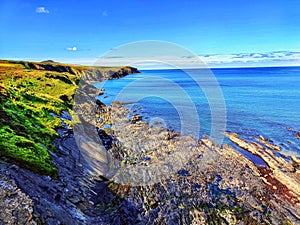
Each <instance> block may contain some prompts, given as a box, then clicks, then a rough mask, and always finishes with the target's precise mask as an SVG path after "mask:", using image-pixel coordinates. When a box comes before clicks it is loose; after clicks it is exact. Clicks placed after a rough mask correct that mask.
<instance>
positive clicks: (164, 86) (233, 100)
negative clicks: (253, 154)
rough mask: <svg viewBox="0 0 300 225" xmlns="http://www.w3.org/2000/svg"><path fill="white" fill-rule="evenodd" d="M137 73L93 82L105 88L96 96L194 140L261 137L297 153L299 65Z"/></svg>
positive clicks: (299, 152)
mask: <svg viewBox="0 0 300 225" xmlns="http://www.w3.org/2000/svg"><path fill="white" fill-rule="evenodd" d="M140 71H141V73H138V74H131V75H128V76H126V77H124V78H121V79H116V80H107V81H104V82H99V83H95V84H94V85H95V86H96V87H97V88H99V89H105V94H103V95H101V96H99V97H98V98H99V99H100V100H101V101H103V102H104V103H105V104H107V105H110V104H111V103H112V102H113V101H122V102H126V103H128V104H126V107H128V108H129V109H130V112H131V114H140V115H142V116H143V120H145V121H147V122H149V123H150V124H152V125H159V126H164V127H167V128H169V129H173V130H175V131H179V132H182V133H188V132H189V131H190V133H191V134H193V135H194V136H195V137H197V138H198V137H202V136H204V135H206V136H209V137H213V138H217V139H218V140H217V141H219V144H232V143H231V142H230V140H228V139H227V138H226V137H225V136H224V135H223V133H224V132H236V133H238V134H239V135H240V136H241V137H242V138H244V139H246V140H248V141H254V140H255V139H256V138H257V137H259V135H262V136H263V137H265V138H268V139H269V140H270V141H271V142H272V143H273V144H274V145H279V146H281V153H282V154H285V155H294V156H297V157H299V156H300V139H298V138H297V137H296V134H297V132H300V67H266V68H218V69H188V70H179V69H165V70H140ZM220 137H221V138H220ZM235 147H236V146H235ZM240 150H241V149H240ZM241 151H242V150H241ZM244 153H245V152H244ZM245 154H247V153H245Z"/></svg>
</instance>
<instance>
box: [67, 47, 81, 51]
mask: <svg viewBox="0 0 300 225" xmlns="http://www.w3.org/2000/svg"><path fill="white" fill-rule="evenodd" d="M66 50H67V51H77V50H78V49H77V47H69V48H66Z"/></svg>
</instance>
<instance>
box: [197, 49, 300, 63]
mask: <svg viewBox="0 0 300 225" xmlns="http://www.w3.org/2000/svg"><path fill="white" fill-rule="evenodd" d="M200 59H201V60H202V61H203V62H205V63H206V64H208V65H209V66H213V67H220V66H221V67H222V66H280V65H283V66H284V65H287V66H288V65H300V52H289V51H277V52H276V51H275V52H267V53H241V54H214V55H205V56H200Z"/></svg>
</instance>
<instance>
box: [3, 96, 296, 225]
mask: <svg viewBox="0 0 300 225" xmlns="http://www.w3.org/2000/svg"><path fill="white" fill-rule="evenodd" d="M95 105H96V111H95V115H92V117H93V118H101V120H97V123H96V124H93V125H94V126H96V127H97V128H98V134H99V142H100V140H101V141H102V143H103V145H104V147H105V149H106V151H107V152H109V153H110V154H111V155H112V156H113V157H114V158H116V159H118V160H119V161H120V162H121V163H122V165H129V166H132V165H133V166H134V165H142V166H146V167H151V166H152V165H160V162H165V161H166V159H168V158H169V157H170V156H174V157H173V158H172V157H171V161H170V163H172V171H173V172H174V173H170V174H168V176H164V173H161V172H160V171H159V170H160V168H159V167H158V169H157V170H154V171H155V173H153V174H152V176H151V174H150V175H149V177H150V178H151V179H154V180H155V181H156V182H153V183H151V182H150V183H148V184H147V183H143V184H142V185H136V184H138V183H134V184H135V185H132V184H133V183H131V182H136V181H135V177H134V176H132V178H133V180H130V181H129V182H127V183H120V182H117V181H119V180H118V179H111V180H109V179H107V177H103V176H100V175H99V174H98V175H95V174H94V173H91V172H89V170H88V169H86V161H85V159H84V158H83V156H82V152H80V150H79V149H78V147H77V145H76V141H75V138H74V134H73V130H72V129H70V128H68V127H65V128H61V129H58V133H59V135H60V137H59V138H58V139H56V140H55V146H56V148H57V151H56V152H55V153H51V154H52V159H53V163H54V164H55V166H56V167H57V168H58V174H59V176H58V179H52V178H50V177H49V176H42V175H38V174H36V173H33V172H31V171H28V170H26V169H22V168H19V167H18V166H15V165H12V164H9V163H7V162H2V163H0V171H1V173H0V174H1V176H0V187H1V189H0V190H1V192H0V194H1V195H0V197H1V199H0V205H1V208H5V211H4V212H1V213H0V218H1V220H0V224H50V225H52V224H53V225H54V224H67V225H68V224H70V225H71V224H72V225H73V224H140V225H142V224H299V222H300V210H299V209H300V203H299V201H300V190H299V184H300V173H299V171H300V162H299V159H298V158H295V157H291V158H289V157H286V159H284V158H283V157H278V156H276V155H275V154H274V151H278V149H277V147H276V146H272V145H271V144H270V143H268V141H267V139H264V138H260V140H259V143H260V144H258V143H257V142H253V143H250V142H246V141H245V140H243V139H241V138H240V137H239V136H238V135H237V134H234V133H233V134H226V136H227V137H228V138H229V139H230V140H231V141H232V142H233V143H235V144H236V145H237V146H239V147H241V148H243V149H244V150H246V151H248V152H250V153H252V154H254V155H256V156H258V157H260V158H261V159H262V160H263V161H264V162H265V163H266V166H265V167H262V166H257V165H255V164H254V163H253V162H251V161H250V160H248V159H247V158H246V157H245V156H243V155H242V154H240V153H239V152H238V151H237V150H236V149H234V148H233V147H231V146H229V145H224V146H222V147H219V146H218V145H216V144H215V143H213V142H212V141H210V140H209V139H208V138H202V139H201V140H194V139H193V138H191V137H189V136H180V134H179V133H177V132H174V131H170V130H167V129H165V128H163V127H160V126H159V124H157V126H150V125H149V124H147V123H145V122H143V121H141V119H142V118H141V117H140V116H139V114H138V113H137V114H136V115H133V117H132V118H129V117H128V113H129V111H128V109H127V108H125V107H124V106H123V104H121V103H118V102H115V103H113V104H112V105H111V106H106V105H104V104H103V103H101V102H100V101H99V100H98V101H97V103H95ZM89 107H90V106H89ZM64 119H67V120H68V119H71V118H70V117H69V116H67V117H66V116H65V118H64ZM107 125H108V126H107ZM137 140H138V141H139V142H138V144H137ZM182 149H184V150H185V151H181V150H182ZM172 160H173V161H172ZM151 168H152V167H151ZM132 175H134V173H132Z"/></svg>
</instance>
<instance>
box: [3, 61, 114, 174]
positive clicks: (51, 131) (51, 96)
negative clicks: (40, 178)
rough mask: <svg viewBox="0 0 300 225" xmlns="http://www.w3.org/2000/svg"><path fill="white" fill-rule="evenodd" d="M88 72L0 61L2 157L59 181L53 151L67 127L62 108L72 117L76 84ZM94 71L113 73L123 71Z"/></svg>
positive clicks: (81, 68)
mask: <svg viewBox="0 0 300 225" xmlns="http://www.w3.org/2000/svg"><path fill="white" fill-rule="evenodd" d="M87 70H90V67H85V66H75V65H65V64H59V63H54V62H43V63H32V62H18V61H8V60H0V104H1V105H0V157H1V158H2V159H6V160H9V161H10V162H13V163H15V164H18V165H19V166H21V167H24V168H27V169H30V170H32V171H34V172H37V173H40V174H45V175H50V176H52V177H54V178H55V177H57V169H56V168H55V166H54V164H53V163H52V161H51V157H50V154H49V151H55V147H54V145H53V140H54V139H55V138H56V137H58V134H57V132H56V129H57V128H59V127H61V126H62V125H61V120H60V118H59V115H60V114H61V112H62V111H63V110H67V111H69V112H70V113H71V110H72V99H73V96H74V93H75V90H76V87H77V84H78V82H79V80H80V77H81V76H82V75H83V74H84V72H85V71H87ZM92 70H94V71H97V72H98V73H99V71H100V73H103V74H105V73H108V74H109V73H111V72H112V71H120V68H99V67H93V68H92ZM51 113H54V114H55V115H58V116H57V117H55V116H52V115H51Z"/></svg>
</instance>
